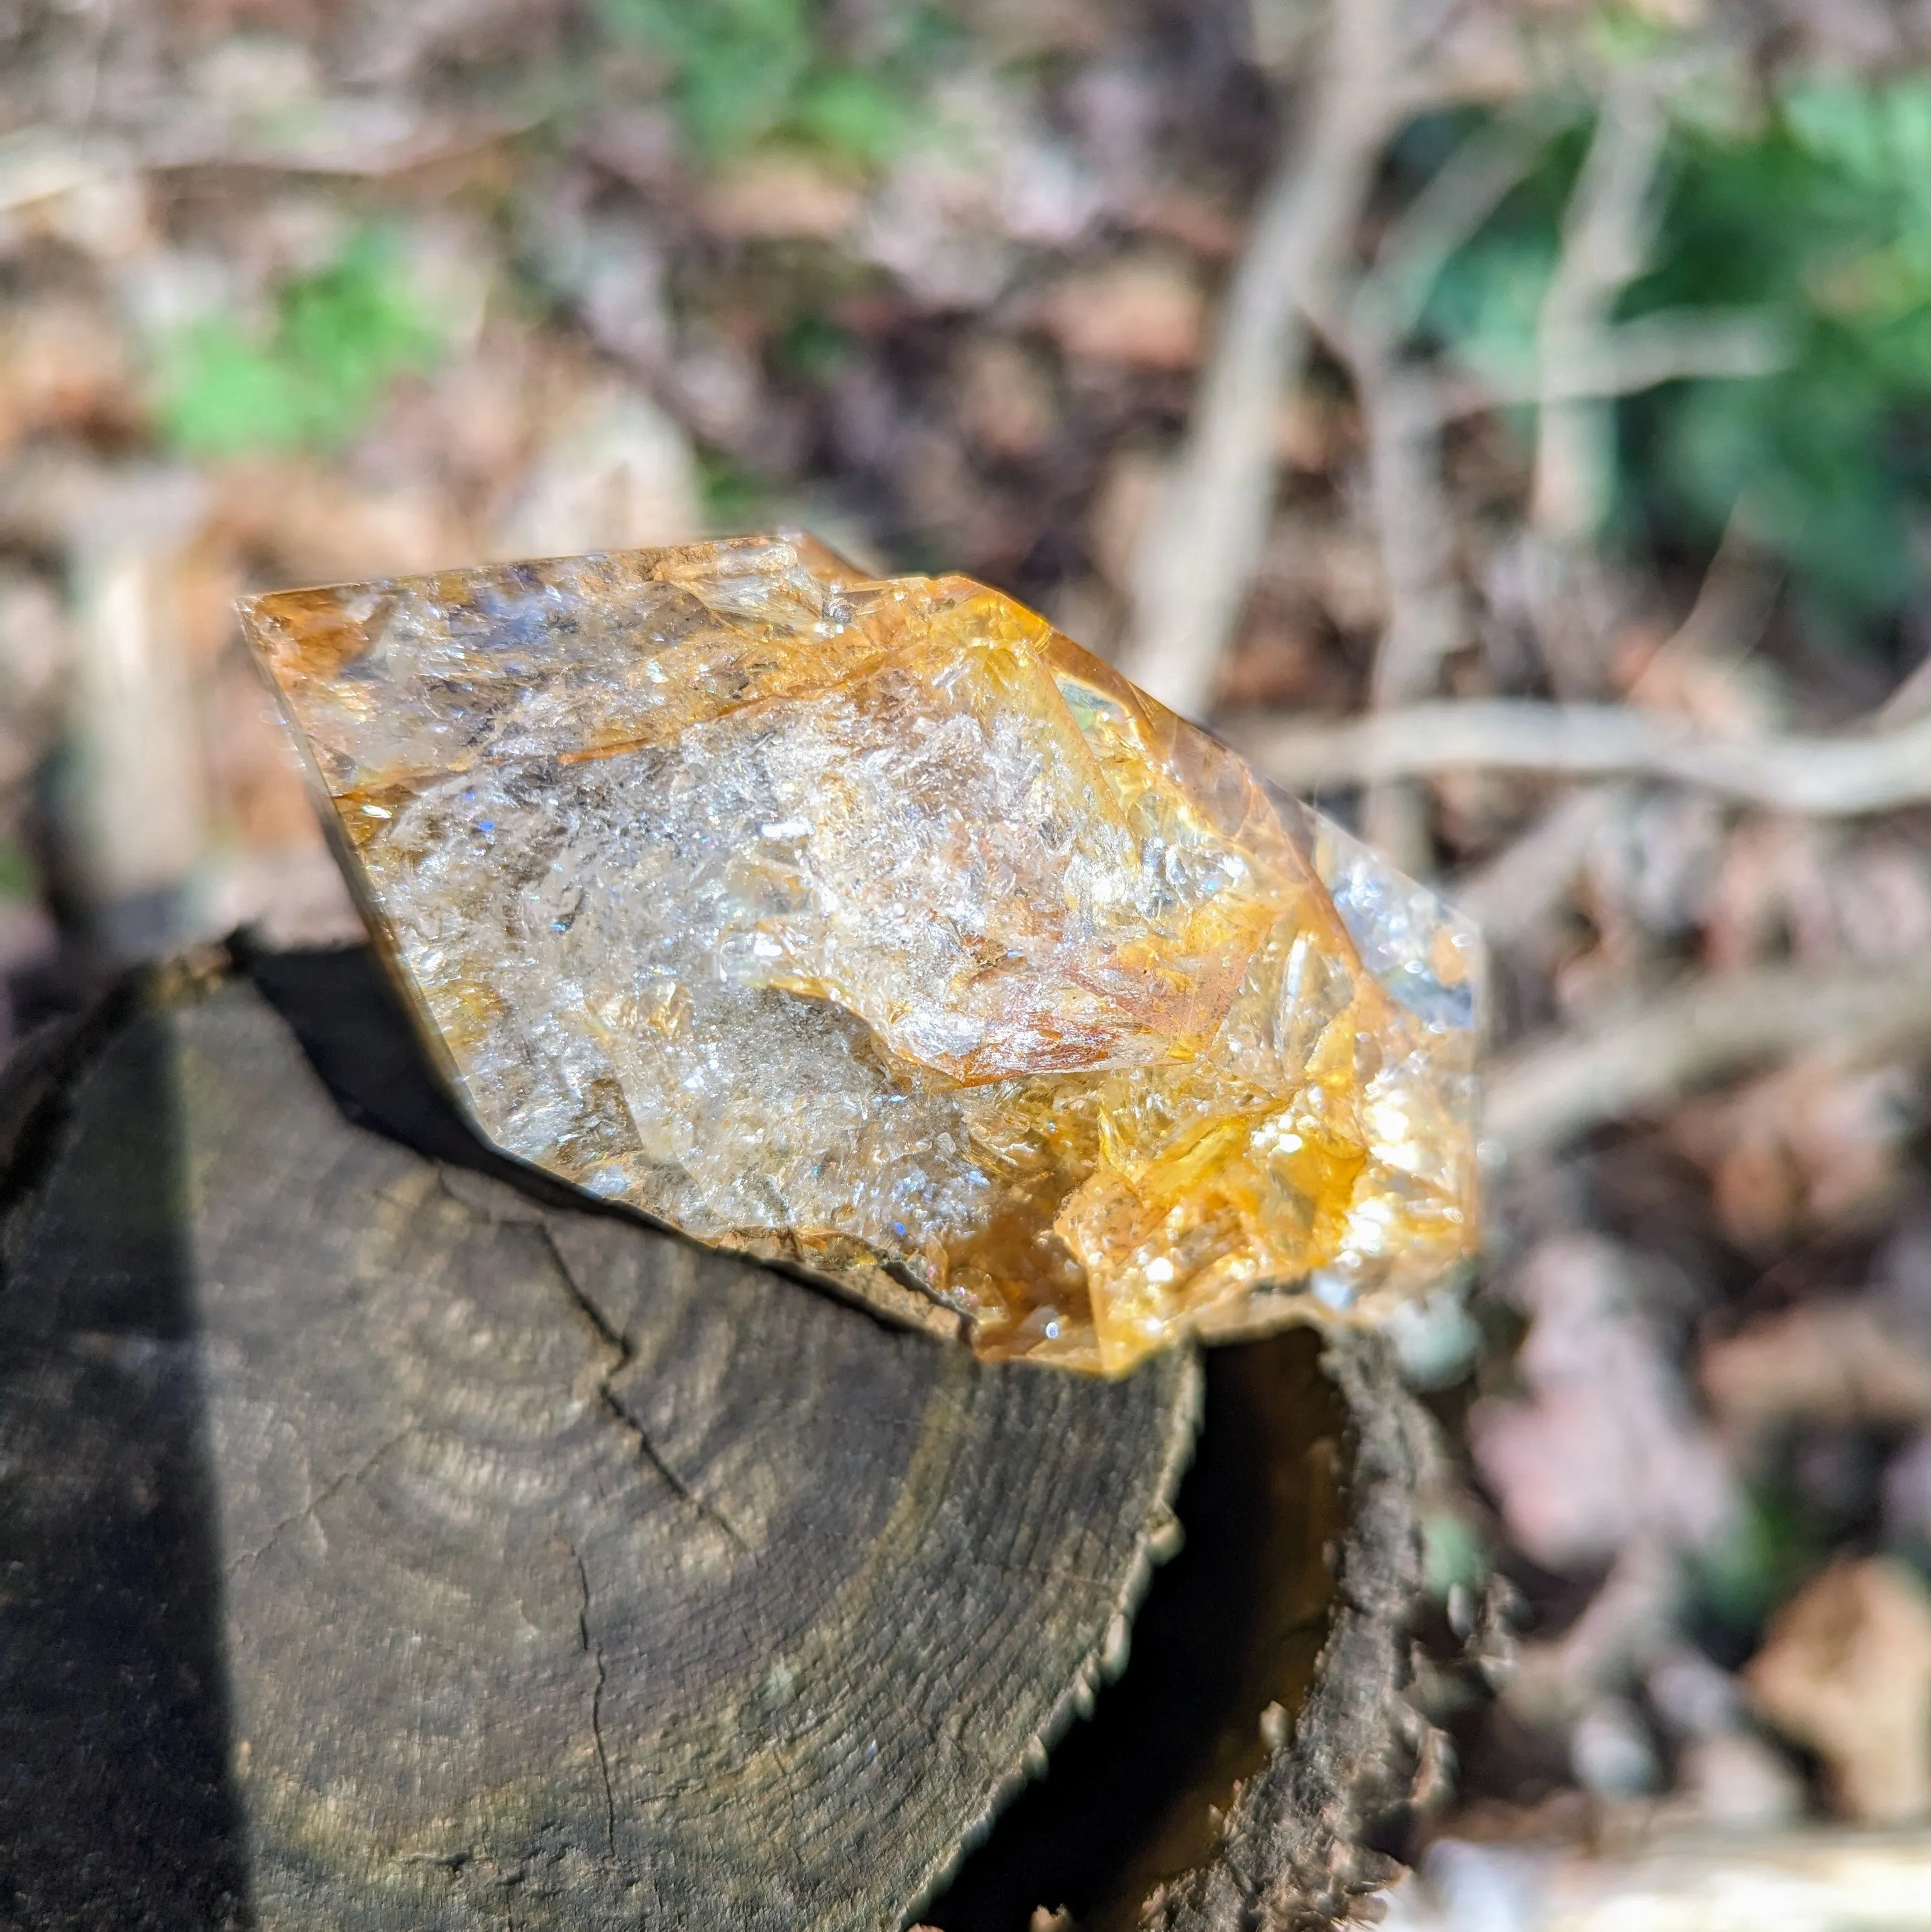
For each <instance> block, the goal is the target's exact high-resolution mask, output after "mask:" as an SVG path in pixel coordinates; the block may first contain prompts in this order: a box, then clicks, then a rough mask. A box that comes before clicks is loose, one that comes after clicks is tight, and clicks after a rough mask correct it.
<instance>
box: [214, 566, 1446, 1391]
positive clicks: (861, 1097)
mask: <svg viewBox="0 0 1931 1932" xmlns="http://www.w3.org/2000/svg"><path fill="white" fill-rule="evenodd" d="M243 616H244V620H245V625H246V628H247V630H248V634H249V636H250V637H251V640H252V642H253V643H254V646H255V648H256V649H257V652H258V653H259V655H260V657H261V658H262V660H263V663H264V664H265V665H266V668H267V670H268V671H269V675H270V676H271V677H272V679H273V681H274V683H275V686H276V688H277V689H278V691H279V693H280V694H281V699H282V701H283V703H284V708H285V709H286V712H287V715H288V716H289V718H290V720H291V721H292V722H293V724H294V725H295V726H296V730H297V735H298V736H299V738H300V739H301V740H302V743H303V745H304V748H305V752H306V754H307V756H308V760H309V761H310V764H311V769H312V772H313V774H314V777H315V778H316V779H317V781H318V782H319V784H320V787H321V789H322V790H323V792H324V793H326V796H327V799H328V800H329V805H331V807H332V811H333V814H334V817H335V823H336V826H337V827H338V829H339V831H340V833H341V849H342V850H343V852H344V857H345V862H346V863H347V866H348V869H349V871H350V876H351V880H352V883H354V884H355V885H356V886H357V888H358V889H359V892H360V894H361V896H362V901H363V903H364V905H365V909H366V910H367V912H368V915H369V918H370V921H371V929H372V930H373V932H374V934H375V936H376V938H377V944H378V945H379V946H380V948H381V950H382V951H383V953H384V954H385V956H386V958H387V959H388V960H389V962H390V964H391V965H392V968H394V969H395V973H396V975H397V977H398V980H400V982H401V985H402V986H403V987H404V990H405V991H406V992H407V994H408V995H410V998H411V1000H412V1001H413V1005H414V1007H415V1008H416V1013H417V1016H418V1018H419V1021H420V1022H421V1023H422V1026H423V1029H424V1031H425V1037H427V1038H428V1040H429V1042H430V1043H431V1046H432V1048H434V1049H435V1050H436V1051H437V1053H438V1055H439V1057H440V1061H441V1062H442V1064H443V1067H445V1069H446V1072H447V1074H448V1076H449V1079H450V1081H451V1082H452V1086H453V1088H454V1089H455V1092H456V1093H457V1094H458V1096H459V1097H460V1098H461V1100H462V1101H463V1103H464V1105H465V1106H466V1107H467V1110H468V1112H469V1113H470V1116H471V1117H472V1118H473V1120H474V1121H475V1123H476V1126H477V1127H479V1129H480V1130H481V1131H482V1133H483V1134H484V1135H485V1136H487V1137H488V1139H489V1140H491V1142H494V1144H495V1145H497V1147H499V1148H501V1149H503V1151H506V1153H508V1154H511V1155H513V1156H515V1157H518V1159H520V1160H524V1161H527V1162H528V1163H531V1164H533V1166H536V1167H539V1168H541V1169H545V1170H547V1171H548V1172H550V1173H551V1174H553V1175H558V1176H560V1177H561V1178H563V1179H564V1180H566V1181H569V1182H572V1183H573V1184H575V1185H576V1186H577V1187H580V1188H583V1189H584V1190H587V1191H588V1192H589V1193H591V1194H593V1195H596V1196H602V1197H603V1198H604V1199H607V1200H611V1201H616V1202H624V1203H626V1204H628V1205H630V1206H631V1207H632V1208H637V1209H639V1210H641V1211H642V1212H644V1214H648V1215H650V1216H651V1217H654V1218H655V1219H656V1220H659V1221H661V1222H664V1223H668V1224H669V1225H671V1226H673V1227H675V1228H677V1229H681V1230H683V1232H685V1233H686V1234H689V1235H694V1236H695V1237H696V1238H698V1239H700V1240H701V1241H708V1242H712V1243H715V1244H718V1245H719V1246H722V1247H731V1248H736V1249H739V1250H743V1251H746V1252H747V1253H752V1254H754V1255H757V1256H761V1257H764V1258H767V1259H776V1260H779V1261H781V1262H789V1263H791V1264H792V1265H794V1266H796V1267H798V1268H802V1269H803V1270H805V1271H809V1272H810V1273H812V1274H815V1275H817V1276H818V1277H821V1278H823V1279H825V1280H828V1281H830V1283H833V1285H835V1286H839V1287H842V1289H845V1291H847V1292H850V1293H852V1294H854V1295H857V1296H858V1297H860V1298H862V1299H863V1300H864V1301H866V1302H868V1303H869V1304H871V1305H872V1306H874V1307H878V1308H880V1309H881V1310H884V1311H885V1312H886V1313H890V1314H892V1315H894V1316H897V1317H899V1319H908V1320H912V1321H916V1322H921V1323H923V1325H926V1326H929V1327H938V1328H945V1329H948V1330H949V1331H951V1332H954V1333H963V1334H965V1335H966V1336H967V1337H969V1339H970V1340H971V1342H972V1345H973V1346H974V1347H975V1349H977V1350H978V1352H980V1353H981V1355H987V1356H993V1357H1014V1356H1026V1357H1029V1358H1035V1359H1040V1360H1044V1361H1053V1362H1056V1363H1060V1364H1065V1365H1067V1366H1069V1367H1077V1368H1082V1369H1089V1370H1098V1371H1101V1372H1102V1373H1108V1374H1112V1373H1119V1372H1120V1371H1122V1370H1125V1369H1127V1368H1128V1367H1131V1365H1132V1364H1134V1362H1136V1361H1139V1360H1140V1358H1142V1357H1143V1356H1145V1355H1146V1354H1148V1353H1149V1352H1150V1351H1152V1350H1153V1349H1158V1348H1160V1347H1162V1346H1164V1345H1166V1344H1167V1343H1170V1342H1173V1341H1174V1340H1176V1339H1178V1338H1179V1337H1181V1336H1182V1335H1184V1334H1188V1333H1189V1332H1191V1331H1204V1332H1206V1333H1209V1334H1240V1333H1247V1332H1253V1331H1257V1330H1258V1329H1260V1328H1264V1327H1267V1326H1269V1325H1278V1324H1279V1323H1280V1322H1281V1321H1282V1320H1284V1319H1291V1318H1292V1317H1293V1315H1294V1314H1295V1313H1296V1311H1297V1310H1308V1308H1309V1307H1311V1305H1312V1304H1313V1303H1319V1304H1324V1305H1325V1306H1326V1307H1329V1308H1331V1309H1339V1308H1349V1309H1354V1310H1365V1311H1368V1312H1369V1313H1372V1312H1373V1311H1374V1309H1375V1308H1376V1307H1377V1306H1379V1305H1383V1304H1387V1303H1388V1302H1389V1301H1393V1300H1396V1299H1400V1298H1405V1297H1407V1296H1408V1295H1410V1294H1412V1293H1413V1292H1416V1291H1418V1290H1419V1289H1424V1288H1426V1287H1428V1286H1430V1285H1431V1284H1433V1283H1435V1282H1437V1281H1438V1280H1440V1277H1442V1275H1443V1272H1444V1271H1447V1270H1449V1269H1451V1268H1453V1267H1454V1266H1455V1264H1456V1263H1458V1262H1459V1261H1460V1260H1461V1259H1462V1258H1464V1256H1467V1253H1469V1251H1470V1247H1471V1244H1472V1243H1473V1241H1474V1239H1475V1235H1476V1211H1475V1209H1476V1202H1475V1193H1476V1172H1475V1147H1474V1130H1473V1122H1474V1103H1475V1093H1474V1079H1475V1058H1476V1046H1477V1040H1478V1034H1479V1025H1480V1018H1481V1016H1480V1006H1481V1000H1480V978H1481V966H1480V953H1479V944H1478V941H1477V940H1476V936H1475V935H1474V934H1473V932H1472V931H1471V929H1470V927H1469V926H1467V924H1466V923H1465V922H1463V921H1462V920H1461V919H1458V917H1457V916H1455V914H1454V913H1452V912H1451V911H1449V910H1448V909H1447V908H1446V907H1444V906H1443V904H1441V903H1440V901H1438V900H1437V899H1436V898H1434V896H1433V895H1431V894H1430V893H1428V892H1426V891H1425V890H1424V889H1422V888H1421V887H1419V886H1416V885H1415V884H1413V883H1411V882H1410V881H1409V880H1406V879H1404V878H1403V877H1401V876H1400V875H1399V874H1397V873H1395V872H1394V871H1392V870H1391V869H1390V868H1389V867H1388V866H1387V865H1385V864H1384V863H1383V862H1382V861H1381V860H1380V859H1379V858H1378V857H1377V856H1376V855H1375V854H1374V853H1373V852H1372V851H1371V850H1368V848H1367V847H1365V846H1363V845H1362V844H1360V843H1359V842H1358V841H1356V840H1355V839H1353V838H1351V837H1350V836H1349V835H1347V833H1346V832H1343V831H1342V830H1341V829H1339V828H1338V826H1334V825H1332V824H1331V823H1329V822H1328V821H1326V820H1324V819H1323V818H1320V817H1317V815H1315V814H1313V813H1312V812H1311V811H1308V810H1307V809H1305V808H1304V807H1302V806H1300V805H1296V803H1294V802H1293V801H1291V800H1290V799H1285V798H1283V797H1281V796H1278V795H1276V794H1275V793H1271V792H1270V791H1269V790H1266V788H1265V787H1263V786H1262V785H1261V784H1260V783H1258V782H1257V780H1256V779H1255V778H1254V775H1252V774H1251V772H1249V771H1248V769H1247V767H1246V766H1245V765H1244V764H1243V763H1242V762H1241V760H1239V758H1237V757H1236V756H1235V755H1234V754H1233V753H1232V752H1230V751H1227V749H1226V748H1224V747H1223V746H1222V745H1220V744H1218V742H1215V740H1214V739H1212V738H1210V737H1209V736H1207V735H1206V733H1203V732H1201V731H1200V730H1197V729H1195V728H1194V727H1193V726H1191V725H1190V724H1186V723H1185V722H1184V721H1182V720H1181V719H1179V718H1176V717H1175V716H1174V715H1173V714H1172V713H1170V712H1167V711H1166V710H1165V709H1163V708H1162V707H1161V706H1159V705H1158V704H1157V703H1155V702H1154V701H1153V700H1152V699H1150V698H1149V697H1146V695H1145V694H1143V693H1142V692H1140V691H1138V690H1137V689H1136V688H1134V686H1133V685H1131V684H1129V683H1128V682H1126V681H1125V679H1122V677H1121V676H1119V674H1118V673H1116V672H1114V671H1113V670H1110V669H1109V668H1108V667H1107V665H1106V664H1104V663H1102V662H1101V661H1099V660H1098V658H1094V657H1092V656H1090V655H1088V654H1087V652H1085V651H1083V650H1082V649H1080V648H1079V646H1077V645H1076V644H1074V643H1072V642H1071V640H1068V638H1066V637H1063V636H1062V635H1061V634H1059V632H1058V631H1055V630H1054V629H1053V628H1052V626H1051V625H1050V624H1048V623H1047V622H1046V621H1045V619H1043V618H1041V617H1039V616H1035V614H1034V613H1032V612H1031V611H1029V610H1026V609H1025V608H1024V607H1022V606H1021V605H1020V604H1016V603H1014V601H1012V600H1011V598H1007V597H1005V596H1002V595H999V593H998V592H996V591H993V590H990V589H987V588H986V587H984V586H983V585H981V584H978V583H973V582H971V581H969V580H967V579H965V578H963V577H934V578H927V577H905V578H896V579H893V580H889V581H876V580H869V579H867V578H866V577H865V575H864V574H863V572H861V571H858V570H857V569H856V568H853V567H852V566H851V565H848V564H845V563H844V562H842V561H841V560H840V559H838V558H837V557H836V556H833V555H832V554H831V553H830V552H829V551H827V550H824V548H822V547H821V546H819V545H818V544H815V543H814V542H813V541H811V540H810V539H809V538H803V537H798V536H782V537H773V538H741V539H734V540H731V541H721V542H715V543H702V544H689V545H686V546H683V547H679V548H675V549H669V550H640V551H632V552H626V553H612V554H608V555H597V556H585V557H578V558H572V559H564V560H560V561H557V562H541V563H522V564H504V565H485V566H483V567H481V568H476V569H470V570H460V571H449V572H446V573H445V574H441V575H438V576H432V577H415V578H407V579H401V580H394V581H389V582H383V583H366V584H359V585H352V586H344V587H340V588H336V589H323V590H301V591H290V592H281V593H279V594H278V595H272V596H266V597H262V598H255V599H254V600H252V601H250V602H248V604H245V606H244V607H243ZM1311 1298H1312V1300H1311Z"/></svg>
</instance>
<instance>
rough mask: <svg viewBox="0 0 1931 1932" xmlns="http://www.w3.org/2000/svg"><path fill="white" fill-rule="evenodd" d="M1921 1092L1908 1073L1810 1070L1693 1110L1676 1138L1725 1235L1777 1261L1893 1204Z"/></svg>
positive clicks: (1818, 1063)
mask: <svg viewBox="0 0 1931 1932" xmlns="http://www.w3.org/2000/svg"><path fill="white" fill-rule="evenodd" d="M1916 1096H1917V1081H1916V1079H1915V1077H1914V1075H1913V1074H1912V1073H1911V1070H1909V1069H1908V1068H1906V1067H1896V1066H1890V1067H1878V1068H1877V1069H1875V1070H1859V1069H1856V1068H1847V1067H1843V1066H1841V1065H1833V1064H1830V1062H1829V1061H1826V1060H1824V1059H1822V1058H1809V1059H1805V1060H1801V1061H1797V1062H1796V1063H1795V1064H1794V1065H1791V1066H1789V1067H1782V1068H1780V1069H1779V1070H1777V1071H1776V1073H1771V1074H1770V1075H1768V1076H1766V1077H1764V1079H1760V1080H1755V1081H1752V1082H1749V1084H1748V1085H1746V1086H1744V1087H1743V1088H1740V1089H1738V1090H1737V1091H1736V1092H1734V1093H1731V1094H1722V1095H1719V1096H1716V1097H1713V1098H1710V1099H1705V1100H1695V1101H1692V1102H1691V1103H1689V1104H1688V1105H1687V1106H1684V1107H1683V1108H1681V1109H1679V1110H1678V1112H1677V1114H1676V1115H1675V1116H1674V1118H1673V1120H1672V1121H1671V1124H1670V1138H1671V1142H1673V1144H1674V1145H1675V1146H1676V1147H1677V1148H1680V1150H1681V1151H1683V1153H1684V1154H1687V1155H1688V1156H1689V1158H1690V1159H1691V1160H1693V1161H1695V1163H1697V1165H1698V1166H1700V1167H1701V1168H1702V1169H1704V1171H1705V1172H1707V1174H1708V1175H1709V1176H1710V1184H1711V1188H1712V1191H1713V1195H1714V1197H1715V1202H1716V1213H1717V1217H1718V1219H1719V1220H1720V1221H1721V1222H1722V1226H1723V1230H1724V1232H1725V1234H1727V1235H1728V1236H1729V1237H1730V1238H1731V1240H1732V1241H1734V1242H1736V1244H1737V1245H1738V1246H1739V1247H1742V1248H1744V1249H1746V1250H1755V1251H1757V1252H1767V1251H1770V1250H1775V1249H1776V1248H1777V1247H1780V1246H1782V1245H1783V1244H1786V1243H1788V1241H1791V1239H1792V1238H1794V1237H1795V1236H1797V1235H1799V1234H1800V1233H1801V1232H1806V1231H1807V1230H1810V1229H1821V1228H1828V1227H1833V1226H1845V1225H1846V1224H1849V1223H1855V1222H1857V1221H1859V1220H1868V1219H1869V1218H1870V1217H1872V1215H1873V1214H1875V1213H1876V1212H1878V1211H1880V1210H1881V1209H1882V1208H1884V1206H1885V1205H1887V1203H1888V1202H1890V1200H1891V1199H1893V1197H1894V1196H1895V1195H1896V1192H1897V1190H1898V1188H1899V1186H1900V1185H1901V1184H1902V1181H1903V1178H1904V1172H1903V1161H1904V1158H1905V1154H1906V1153H1907V1151H1908V1146H1907V1144H1908V1138H1909V1136H1910V1133H1911V1130H1912V1127H1913V1126H1914V1122H1915V1119H1916V1116H1917V1111H1918V1110H1917V1104H1916Z"/></svg>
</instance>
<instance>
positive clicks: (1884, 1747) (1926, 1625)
mask: <svg viewBox="0 0 1931 1932" xmlns="http://www.w3.org/2000/svg"><path fill="white" fill-rule="evenodd" d="M1744 1681H1745V1682H1746V1684H1747V1685H1748V1686H1749V1691H1750V1694H1751V1696H1752V1698H1754V1700H1755V1703H1756V1705H1757V1708H1758V1709H1759V1710H1760V1711H1761V1712H1762V1713H1763V1715H1764V1717H1765V1718H1767V1720H1768V1721H1770V1723H1771V1724H1774V1725H1776V1727H1777V1728H1778V1729H1779V1730H1782V1731H1783V1732H1784V1733H1786V1734H1787V1735H1788V1736H1791V1737H1792V1738H1794V1739H1797V1741H1798V1742H1800V1743H1802V1744H1805V1745H1809V1747H1810V1748H1812V1750H1814V1751H1816V1752H1817V1754H1818V1756H1819V1757H1821V1758H1822V1759H1823V1760H1824V1763H1825V1764H1826V1765H1827V1766H1828V1768H1829V1769H1830V1777H1831V1783H1832V1787H1833V1793H1834V1795H1835V1797H1836V1802H1837V1803H1838V1804H1839V1805H1840V1806H1841V1808H1842V1810H1843V1811H1845V1813H1846V1814H1848V1816H1849V1817H1853V1818H1854V1819H1856V1820H1858V1821H1859V1822H1860V1823H1865V1824H1902V1823H1905V1822H1906V1821H1908V1820H1914V1819H1918V1818H1922V1817H1926V1815H1927V1814H1931V1591H1927V1590H1926V1588H1925V1586H1924V1584H1923V1581H1922V1580H1921V1579H1920V1578H1919V1577H1918V1576H1917V1574H1916V1573H1915V1572H1914V1571H1912V1570H1911V1569H1909V1568H1907V1567H1906V1566H1905V1565H1903V1564H1902V1563H1899V1562H1895V1561H1893V1559H1890V1558H1888V1557H1881V1556H1878V1557H1868V1558H1866V1559H1863V1561H1861V1562H1846V1561H1843V1560H1841V1559H1840V1560H1839V1562H1836V1563H1834V1564H1833V1565H1831V1567H1830V1568H1829V1569H1828V1570H1827V1571H1824V1574H1823V1575H1821V1577H1818V1578H1817V1579H1816V1580H1815V1581H1814V1582H1813V1583H1810V1584H1809V1585H1808V1586H1806V1588H1805V1589H1803V1591H1802V1592H1800V1594H1799V1595H1797V1597H1796V1598H1794V1599H1793V1600H1792V1601H1791V1602H1790V1603H1789V1604H1786V1605H1785V1607H1784V1608H1783V1609H1782V1610H1781V1611H1780V1612H1779V1613H1778V1615H1777V1616H1776V1619H1775V1620H1774V1621H1773V1622H1772V1624H1771V1625H1770V1631H1769V1634H1768V1635H1767V1637H1765V1639H1764V1645H1763V1648H1762V1649H1761V1650H1760V1651H1758V1653H1757V1655H1756V1656H1755V1658H1752V1660H1751V1662H1750V1664H1749V1667H1747V1669H1746V1670H1745V1672H1744Z"/></svg>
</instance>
